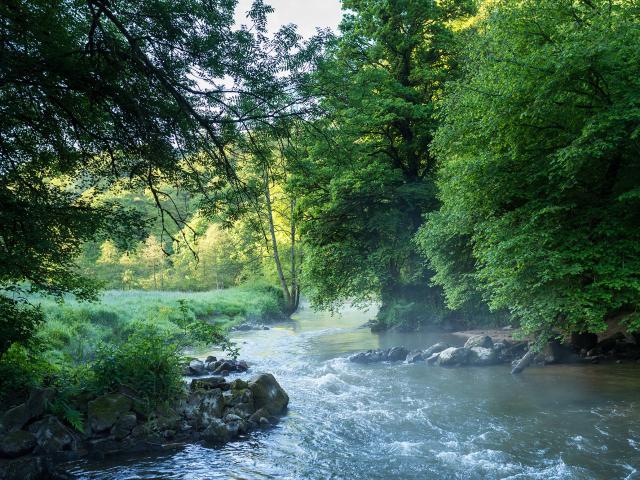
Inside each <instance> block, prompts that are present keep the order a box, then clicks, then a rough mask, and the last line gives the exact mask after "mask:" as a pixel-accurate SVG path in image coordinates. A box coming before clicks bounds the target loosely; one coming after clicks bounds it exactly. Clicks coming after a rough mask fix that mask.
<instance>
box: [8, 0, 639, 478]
mask: <svg viewBox="0 0 640 480" xmlns="http://www.w3.org/2000/svg"><path fill="white" fill-rule="evenodd" d="M342 5H343V8H344V16H343V20H342V23H341V26H340V31H339V33H337V34H335V33H332V32H329V31H319V32H318V33H317V35H315V36H314V37H312V38H310V39H303V38H302V37H301V36H300V35H299V34H298V33H297V30H296V27H295V26H293V25H287V26H284V27H282V28H281V29H280V30H278V31H277V32H274V33H270V32H269V31H268V29H267V25H268V16H269V14H270V13H272V8H271V7H269V6H268V5H267V4H266V3H264V2H263V1H259V0H256V1H255V2H253V4H252V6H251V8H249V10H248V11H247V12H246V17H245V20H246V21H245V23H246V25H243V24H241V25H237V24H236V23H235V20H234V18H235V17H234V13H235V8H236V2H235V1H233V0H229V1H226V0H224V1H222V0H220V1H214V2H210V1H204V0H172V1H168V0H158V1H156V2H153V3H149V2H147V1H143V0H135V1H129V2H115V1H105V0H91V1H89V2H81V1H79V0H72V1H64V2H63V1H57V0H56V1H48V0H46V1H45V0H33V1H29V2H25V1H20V0H9V1H6V2H3V3H2V4H1V5H0V57H1V58H2V62H0V63H1V66H0V162H1V163H0V205H1V208H0V378H1V379H2V385H1V386H0V402H1V403H2V406H3V409H2V410H6V413H5V417H6V418H5V417H3V420H2V428H1V429H0V430H2V431H3V433H4V434H5V435H4V437H3V438H4V439H5V440H4V441H5V443H2V444H1V446H0V452H1V453H2V455H4V456H5V457H14V456H22V455H23V454H25V453H30V452H35V454H34V455H35V456H31V457H29V458H30V459H31V460H33V461H29V462H26V463H25V464H24V465H26V467H25V468H31V467H34V465H35V467H34V468H36V470H37V471H41V470H42V469H43V468H45V467H47V468H48V466H50V465H49V464H48V463H47V462H48V459H51V458H54V457H55V456H56V454H58V453H60V452H59V450H62V451H67V450H70V449H71V450H73V451H76V452H80V451H85V450H88V449H86V448H85V447H86V445H87V444H86V443H85V442H92V441H95V440H100V441H105V442H106V441H113V440H114V439H115V440H117V441H121V440H126V439H127V438H129V437H130V436H131V435H132V432H133V431H134V429H135V428H137V427H138V426H140V425H145V429H146V430H145V432H152V433H153V434H154V435H156V434H157V435H166V437H167V438H170V437H172V435H177V433H178V430H179V429H178V426H177V425H178V423H180V422H183V421H184V422H186V424H183V423H180V424H181V425H183V426H184V425H186V426H187V427H190V429H189V428H186V427H185V430H182V432H183V433H184V432H187V431H190V432H197V431H198V428H200V427H198V428H195V427H194V425H193V424H192V423H189V421H188V418H187V416H185V415H186V414H184V411H183V410H180V408H181V407H180V405H182V402H184V401H185V398H187V399H193V398H194V397H193V395H194V394H193V391H195V390H198V388H196V387H194V389H193V390H190V389H188V388H187V387H186V383H185V382H184V380H183V378H182V374H183V373H185V372H187V371H188V370H185V368H187V367H188V365H189V364H190V362H191V359H190V358H185V355H187V354H188V353H190V352H192V351H193V349H194V347H195V348H197V347H199V346H200V347H205V346H208V347H212V346H213V347H217V348H222V349H225V350H226V351H227V354H228V356H230V357H231V358H230V359H229V360H233V361H235V360H237V359H236V358H235V357H237V355H238V348H237V346H234V345H233V344H231V343H230V342H229V339H228V336H227V331H228V329H229V328H231V327H233V326H235V325H238V324H239V323H242V322H247V321H248V322H268V321H270V320H273V319H277V318H286V317H288V316H289V315H291V314H292V313H293V312H295V311H296V309H297V308H298V306H299V302H300V296H301V293H304V294H305V295H306V296H307V297H308V298H309V299H310V301H311V303H312V305H313V306H314V307H317V308H325V309H337V308H338V307H339V306H340V305H341V304H342V303H343V302H345V301H350V302H353V304H354V305H357V306H358V305H359V306H363V305H368V304H370V303H371V302H377V303H378V304H379V305H380V308H379V311H378V314H377V316H376V318H375V319H374V320H373V321H372V323H371V324H370V326H371V327H372V329H373V330H375V331H384V330H390V329H396V330H404V331H416V330H429V329H445V330H454V329H460V328H465V329H473V328H479V327H483V328H484V327H494V328H499V327H504V326H514V327H515V329H516V330H517V331H518V332H519V334H520V335H521V337H522V338H527V339H528V344H527V345H525V347H526V348H528V353H527V355H528V357H526V358H527V360H531V359H532V358H533V357H534V356H535V355H538V354H539V352H541V351H543V350H544V349H545V348H546V349H548V348H552V347H551V346H552V345H555V344H556V343H561V342H562V341H564V340H570V339H572V342H573V343H572V345H573V347H572V348H574V347H577V350H578V352H577V353H580V351H581V349H582V347H580V346H579V345H578V344H579V343H580V341H579V340H576V339H580V338H589V339H590V340H589V342H590V344H593V345H592V346H591V348H590V349H585V352H584V355H583V357H584V356H587V357H593V355H587V353H588V352H587V350H589V351H591V350H593V349H594V348H600V351H602V350H604V347H603V346H602V345H601V343H602V340H603V338H598V337H597V335H600V337H602V336H603V335H604V334H605V332H607V331H615V333H616V334H617V335H618V337H617V339H615V341H614V348H613V349H610V350H607V352H611V351H618V350H619V351H622V350H624V351H625V352H627V353H628V352H631V353H630V355H631V357H632V356H633V352H635V351H637V349H636V346H637V342H638V339H637V336H634V333H635V332H637V331H638V330H640V315H639V314H638V310H639V309H638V307H639V306H640V204H639V202H640V52H639V51H638V49H637V45H638V44H640V5H639V4H638V2H636V1H634V0H537V1H533V0H477V1H474V0H447V1H441V2H425V1H422V0H343V2H342ZM194 26H197V28H194ZM104 289H108V290H107V291H106V292H104ZM152 291H154V292H155V293H154V292H152ZM158 292H159V293H158ZM581 336H582V337H581ZM576 341H578V344H576V343H575V342H576ZM599 341H600V344H599V343H598V342H599ZM498 343H499V342H498ZM477 348H485V347H477ZM498 350H500V349H497V350H496V349H490V352H493V353H487V352H484V351H483V352H475V353H474V355H475V356H473V355H472V354H470V353H469V351H470V350H469V351H468V350H465V352H467V354H468V355H467V354H463V355H467V356H469V358H471V357H473V358H476V357H477V358H480V357H481V356H482V355H484V354H487V355H489V356H490V357H491V358H493V356H494V355H496V356H499V352H498ZM445 351H447V350H445ZM414 353H416V352H414ZM433 353H434V354H435V353H436V352H433ZM519 353H523V354H524V350H523V351H521V352H519ZM592 353H593V352H592ZM370 354H371V356H372V357H374V356H380V357H381V358H382V357H385V356H386V357H388V355H389V352H386V353H380V352H377V353H376V352H370ZM453 354H454V353H453V352H452V351H449V353H447V355H453ZM480 354H482V355H480ZM396 355H399V353H398V351H395V352H394V353H393V358H394V359H395V356H396ZM442 355H443V354H439V356H438V361H440V358H442ZM447 355H445V357H446V356H447ZM594 355H600V353H597V352H595V353H594ZM404 356H405V358H406V355H404ZM386 357H385V358H386ZM631 357H630V358H631ZM376 358H377V357H376ZM430 358H431V357H430ZM465 358H466V357H465ZM506 359H507V357H505V360H506ZM510 359H511V358H510V357H509V360H510ZM209 363H211V362H209ZM453 363H456V362H453ZM457 363H464V362H457ZM194 365H195V364H194ZM229 365H236V366H237V365H239V364H237V363H229ZM220 366H221V365H218V366H217V367H216V368H219V367H220ZM221 371H224V370H221ZM209 373H211V372H209ZM218 373H219V372H218ZM265 378H267V377H259V378H257V379H256V380H255V381H252V382H253V383H247V384H246V385H245V383H241V382H238V381H237V380H236V383H233V382H221V381H220V383H219V384H216V385H215V386H214V385H208V386H207V388H208V387H213V388H208V390H210V391H211V392H214V393H211V392H209V393H207V394H206V395H204V396H199V397H198V399H199V400H198V401H201V402H205V403H207V404H208V405H209V404H211V405H213V404H215V405H217V406H216V410H215V412H216V414H215V415H210V416H211V418H212V419H213V418H215V421H213V420H212V421H211V422H212V423H211V422H210V423H209V424H208V425H207V426H206V428H209V427H211V428H212V429H213V428H218V427H220V428H222V425H223V424H224V425H225V427H224V428H225V429H227V430H228V432H231V433H233V432H235V433H237V432H240V431H247V430H249V429H250V428H252V427H255V426H258V425H260V424H261V423H262V424H265V425H266V422H268V423H271V420H272V419H271V416H273V415H271V416H268V415H266V416H264V417H262V416H259V417H254V418H253V419H252V420H251V415H255V414H257V411H258V410H259V408H261V407H259V406H258V405H259V404H260V402H259V401H257V400H256V399H257V398H258V397H259V396H260V395H259V394H257V393H256V392H257V390H256V389H258V387H255V385H256V382H258V384H259V383H260V382H263V381H267V380H265ZM216 381H218V380H216ZM243 381H244V380H243ZM268 381H269V382H271V378H268ZM211 382H213V380H212V381H211ZM273 382H275V383H277V381H276V380H275V379H274V380H273ZM191 385H192V386H193V383H192V384H191ZM198 385H201V386H205V384H198ZM274 389H275V390H278V389H277V388H275V387H274ZM278 391H279V390H278ZM189 392H191V393H189ZM228 392H231V393H228ZM234 392H235V393H234ZM248 392H251V393H248ZM236 393H237V395H236ZM284 395H285V394H284V393H283V396H282V398H284ZM229 396H231V397H230V398H229ZM205 397H206V398H205ZM236 397H238V398H236ZM249 397H251V399H250V398H249ZM97 401H100V402H107V403H109V402H111V403H114V404H115V405H116V406H118V408H120V407H122V408H121V409H120V410H118V412H119V413H117V414H116V415H115V416H113V419H114V421H113V422H112V423H110V424H109V425H108V428H107V427H105V428H98V429H95V428H94V429H93V430H92V429H91V428H87V422H88V424H89V425H91V422H92V420H91V418H95V416H92V414H91V409H90V408H89V405H95V403H92V402H97ZM186 401H187V402H189V401H191V400H186ZM252 402H253V403H252ZM256 402H257V403H256ZM281 403H283V402H281ZM284 403H285V404H286V402H284ZM237 404H247V405H253V406H254V407H257V408H255V409H253V407H251V408H249V407H247V408H244V407H243V408H244V409H243V408H240V410H241V412H240V413H239V412H237V411H231V410H230V411H229V412H227V413H225V412H226V410H225V408H229V409H233V408H235V407H236V406H237ZM281 406H282V405H281ZM125 407H126V408H125ZM218 407H220V408H218ZM16 408H17V409H18V410H17V411H16V410H15V409H16ZM283 408H284V407H283ZM276 410H278V411H277V412H275V410H274V411H273V412H270V413H272V414H275V413H282V411H283V410H282V408H278V409H276ZM10 412H12V413H11V414H10ZM25 412H26V413H25ZM180 412H182V413H180ZM241 413H242V414H241ZM263 413H264V412H263ZM6 415H8V416H6ZM116 417H117V418H116ZM134 417H135V419H134ZM236 417H237V418H236ZM176 418H179V420H180V422H178V423H172V424H171V425H170V426H167V425H166V424H165V423H163V422H165V420H167V419H172V420H171V421H173V420H175V419H176ZM262 418H264V419H265V420H266V422H262ZM16 419H17V420H16ZM176 421H177V420H176ZM118 422H121V423H124V424H126V425H122V424H121V423H118ZM154 422H155V423H154ZM220 422H221V423H220ZM154 425H156V426H157V428H156V427H155V426H154ZM94 426H95V425H94ZM103 426H104V425H103ZM236 426H237V427H238V428H237V429H236V428H235V427H236ZM147 427H148V428H147ZM52 429H53V430H55V431H56V432H59V433H60V436H57V435H54V436H55V437H56V438H59V439H60V442H59V443H55V444H51V445H49V444H48V443H47V442H45V441H44V440H42V438H45V437H46V438H50V436H49V434H45V433H46V432H48V431H52ZM42 432H45V433H42ZM83 432H84V433H83ZM96 432H98V433H99V434H100V435H98V438H96V437H94V436H93V433H96ZM122 432H126V435H124V436H123V437H122V438H120V439H118V437H119V436H122V435H121V434H122ZM167 432H174V433H173V434H171V433H167ZM231 433H229V435H226V434H225V435H221V438H227V437H228V438H231V437H232V436H233V435H232V434H231ZM7 435H11V437H9V438H10V440H11V439H12V442H8V441H6V437H7ZM78 435H81V437H77V436H78ZM82 435H84V437H82ZM189 435H191V434H189ZM189 435H187V434H186V433H185V438H187V437H188V436H189ZM191 438H192V439H196V438H199V437H198V436H197V435H193V437H191ZM105 439H107V440H105ZM2 463H3V465H5V466H6V468H7V469H9V470H10V469H11V468H14V467H13V466H15V468H22V466H24V465H23V464H22V463H20V462H15V461H12V462H9V461H7V460H2ZM45 464H46V465H45ZM7 465H8V466H7ZM12 465H13V466H12ZM43 465H44V466H43ZM38 469H39V470H38ZM9 470H7V471H9ZM16 475H19V474H16ZM14 477H15V475H14Z"/></svg>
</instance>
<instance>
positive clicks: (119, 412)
mask: <svg viewBox="0 0 640 480" xmlns="http://www.w3.org/2000/svg"><path fill="white" fill-rule="evenodd" d="M88 406H89V408H88V412H87V418H88V420H89V426H90V427H91V430H92V431H93V432H96V433H99V432H104V431H106V430H110V429H111V428H112V427H113V426H114V425H115V423H116V422H117V421H118V420H119V419H120V417H122V416H124V415H125V414H127V413H129V411H131V407H132V401H131V399H130V398H129V397H126V396H124V395H122V394H120V393H110V394H107V395H103V396H101V397H98V398H96V399H95V400H92V401H90V402H89V405H88Z"/></svg>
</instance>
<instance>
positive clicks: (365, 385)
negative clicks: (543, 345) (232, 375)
mask: <svg viewBox="0 0 640 480" xmlns="http://www.w3.org/2000/svg"><path fill="white" fill-rule="evenodd" d="M370 317H371V313H370V312H369V313H362V312H359V311H356V310H352V309H345V310H344V311H343V312H341V314H340V315H336V316H331V315H329V314H326V313H314V312H312V311H310V310H308V309H304V310H302V311H301V312H300V313H299V314H297V315H296V317H295V322H288V323H283V324H279V325H277V326H275V327H273V328H271V329H270V330H266V331H252V332H242V333H238V334H237V335H236V339H237V340H238V341H239V342H240V344H241V345H242V357H243V358H246V359H247V360H249V361H250V362H253V367H252V374H255V373H257V372H272V373H274V374H275V375H276V377H277V378H278V380H279V382H280V383H281V384H282V385H283V387H284V388H285V389H286V390H287V391H288V393H289V396H290V397H291V404H290V411H289V415H288V416H287V417H286V418H285V419H284V420H283V421H282V422H281V423H280V425H278V426H277V427H275V428H274V429H272V430H269V431H266V432H257V433H255V434H252V435H251V436H250V437H249V438H247V439H245V440H241V441H237V442H233V443H230V444H228V445H226V446H224V447H222V448H218V449H208V448H204V447H201V446H199V445H191V446H188V447H186V448H184V449H182V450H180V451H174V452H171V453H167V454H165V455H153V456H138V457H133V458H128V459H123V458H117V459H110V460H106V461H102V462H94V463H91V462H82V463H78V464H75V465H73V466H72V467H71V468H70V473H72V474H74V475H75V476H76V477H77V478H81V479H101V480H102V479H105V480H106V479H185V480H187V479H188V480H205V479H206V480H209V479H223V478H225V479H226V478H232V479H271V478H277V479H343V478H344V479H390V478H399V479H405V478H406V479H432V478H433V479H629V480H632V479H640V368H638V367H637V366H636V365H603V366H587V367H585V366H555V367H545V368H531V369H529V370H527V371H526V372H525V374H523V375H522V376H519V377H513V376H511V375H509V370H508V368H507V367H506V366H496V367H488V368H460V369H443V368H430V367H427V366H426V365H424V364H415V365H406V364H402V363H397V364H379V365H358V364H353V363H351V362H349V361H348V360H347V358H346V357H347V356H348V355H349V354H350V353H353V352H355V351H359V350H364V349H369V348H386V347H391V346H395V345H405V346H407V347H409V348H413V347H421V348H424V347H426V346H428V345H430V344H432V343H434V342H436V341H438V340H440V339H442V336H441V335H433V334H432V335H429V334H401V333H394V334H385V335H373V334H371V333H370V332H369V330H368V329H366V328H360V327H361V325H362V324H363V323H364V322H366V321H367V320H368V319H369V318H370ZM458 341H459V340H458ZM243 342H246V343H243Z"/></svg>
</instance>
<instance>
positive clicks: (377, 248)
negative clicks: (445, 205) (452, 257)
mask: <svg viewBox="0 0 640 480" xmlns="http://www.w3.org/2000/svg"><path fill="white" fill-rule="evenodd" d="M344 7H345V8H346V9H348V10H347V12H348V13H346V14H345V16H344V19H343V22H342V25H341V35H340V36H338V37H337V38H335V39H334V40H333V42H332V43H331V44H330V46H328V49H327V50H328V51H327V54H326V56H325V57H324V58H323V59H322V61H321V63H320V65H319V67H318V71H317V73H316V76H315V78H314V80H315V82H314V83H313V85H312V87H311V88H312V90H313V92H314V95H316V96H317V97H318V98H319V104H320V108H321V111H322V116H321V118H320V119H319V120H318V121H317V123H316V124H315V128H314V129H313V130H312V131H311V133H310V135H309V137H308V146H307V151H308V156H307V158H306V161H302V162H299V165H298V170H299V174H298V176H297V181H296V182H297V188H298V189H299V190H300V191H301V192H304V193H303V195H302V203H301V208H302V209H303V211H304V214H305V217H304V218H305V221H304V222H303V224H302V226H301V228H302V235H303V239H304V242H305V247H306V250H305V264H304V265H305V268H304V274H305V278H306V283H307V284H309V285H310V286H311V292H312V295H313V299H314V300H315V301H316V303H317V304H318V305H322V306H328V305H331V304H333V303H335V302H339V301H341V300H344V299H347V298H350V299H359V300H370V299H371V298H380V299H382V302H383V306H386V305H390V304H391V303H392V302H393V301H395V300H396V299H401V298H402V297H403V296H406V297H407V299H405V302H404V304H405V305H404V307H408V306H409V305H410V304H412V303H413V302H414V301H416V300H420V301H421V302H422V303H424V302H425V301H426V300H427V299H429V298H434V297H435V302H434V305H432V306H437V304H438V303H439V300H438V298H439V296H440V295H439V292H432V291H431V290H432V289H430V288H429V286H428V281H429V272H427V271H425V270H424V268H423V262H422V260H421V259H420V258H419V255H418V254H417V251H416V248H415V247H414V245H413V243H412V237H413V235H414V234H415V232H416V230H417V229H418V227H419V226H420V224H421V221H422V215H423V214H424V213H425V212H428V211H431V210H433V209H435V208H437V200H436V198H435V186H434V182H433V173H434V169H435V161H434V158H433V157H432V155H431V153H430V151H429V144H430V143H431V140H432V138H433V135H434V133H435V131H436V128H437V125H438V120H437V119H436V117H435V115H434V112H435V107H434V102H435V101H436V99H437V98H438V96H439V95H440V92H441V91H442V88H443V84H444V82H445V81H446V80H447V79H449V78H451V77H452V75H454V73H455V58H454V57H455V55H454V38H453V30H452V26H451V22H452V21H453V20H454V19H458V18H464V17H466V16H467V15H469V14H470V13H471V12H472V4H471V2H465V1H454V2H423V1H416V0H404V1H388V0H379V1H345V2H344ZM383 309H384V307H383ZM414 313H415V312H414ZM424 314H426V315H429V314H430V313H429V312H427V311H426V310H425V311H424ZM384 315H385V312H384V311H383V312H382V314H381V316H380V319H381V320H382V317H383V316H384Z"/></svg>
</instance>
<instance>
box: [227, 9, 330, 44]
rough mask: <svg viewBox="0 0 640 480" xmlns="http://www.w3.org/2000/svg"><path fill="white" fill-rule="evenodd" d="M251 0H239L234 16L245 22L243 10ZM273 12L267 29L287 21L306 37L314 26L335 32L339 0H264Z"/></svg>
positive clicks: (275, 27) (314, 30)
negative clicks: (327, 28) (293, 24)
mask: <svg viewBox="0 0 640 480" xmlns="http://www.w3.org/2000/svg"><path fill="white" fill-rule="evenodd" d="M252 3H253V1H252V0H239V1H238V9H237V15H236V18H237V20H239V21H240V22H241V23H242V22H244V23H246V20H244V19H245V18H246V16H245V12H246V11H247V10H249V8H251V4H252ZM264 3H266V4H267V5H271V6H272V7H273V8H274V9H275V12H274V13H272V14H271V15H269V29H270V30H271V31H275V30H277V29H278V28H279V27H280V26H282V25H286V24H288V23H295V24H296V25H298V32H299V33H300V34H301V35H303V36H304V37H306V38H308V37H310V36H312V35H313V34H314V33H315V32H316V28H317V27H320V28H326V27H329V28H331V29H333V30H334V31H336V32H337V28H338V23H340V18H341V17H342V14H341V13H340V0H265V2H264Z"/></svg>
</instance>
